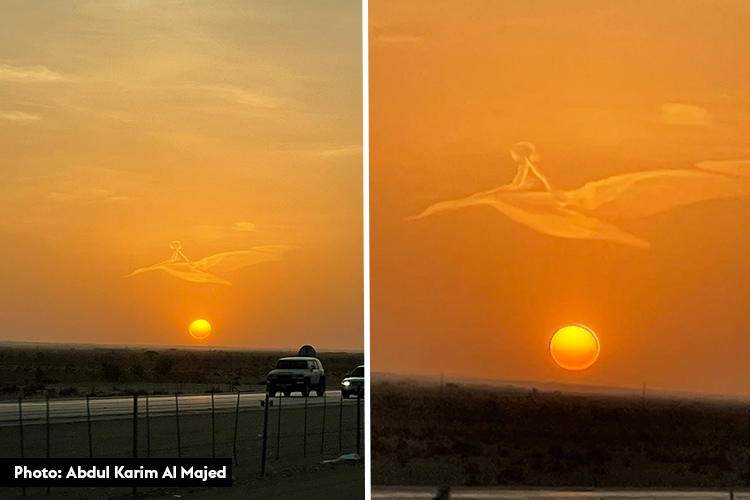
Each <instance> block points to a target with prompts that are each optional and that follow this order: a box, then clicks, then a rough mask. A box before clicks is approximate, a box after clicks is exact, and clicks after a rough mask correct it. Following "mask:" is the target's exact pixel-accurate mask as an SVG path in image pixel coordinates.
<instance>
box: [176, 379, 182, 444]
mask: <svg viewBox="0 0 750 500" xmlns="http://www.w3.org/2000/svg"><path fill="white" fill-rule="evenodd" d="M174 415H175V419H176V421H177V458H182V443H181V442H180V401H179V399H178V397H177V393H175V394H174Z"/></svg>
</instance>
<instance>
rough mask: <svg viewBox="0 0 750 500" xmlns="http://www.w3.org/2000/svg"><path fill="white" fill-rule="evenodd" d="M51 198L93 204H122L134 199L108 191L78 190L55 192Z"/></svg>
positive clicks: (63, 201)
mask: <svg viewBox="0 0 750 500" xmlns="http://www.w3.org/2000/svg"><path fill="white" fill-rule="evenodd" d="M49 198H50V199H51V200H53V201H58V202H61V203H92V202H105V203H112V202H122V201H131V200H133V199H134V198H132V197H130V196H124V195H121V194H117V193H115V192H113V191H108V190H106V189H78V190H73V191H64V192H63V191H55V192H51V193H49Z"/></svg>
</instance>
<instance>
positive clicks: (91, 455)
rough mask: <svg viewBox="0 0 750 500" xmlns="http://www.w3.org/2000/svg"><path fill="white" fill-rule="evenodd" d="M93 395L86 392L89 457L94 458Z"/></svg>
mask: <svg viewBox="0 0 750 500" xmlns="http://www.w3.org/2000/svg"><path fill="white" fill-rule="evenodd" d="M90 399H91V396H90V395H89V394H86V427H87V428H88V433H89V458H94V443H93V439H92V437H91V401H90Z"/></svg>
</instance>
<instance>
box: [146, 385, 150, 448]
mask: <svg viewBox="0 0 750 500" xmlns="http://www.w3.org/2000/svg"><path fill="white" fill-rule="evenodd" d="M146 457H147V458H151V416H150V415H149V409H148V393H146Z"/></svg>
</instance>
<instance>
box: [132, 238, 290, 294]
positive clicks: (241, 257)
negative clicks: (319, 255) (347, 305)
mask: <svg viewBox="0 0 750 500" xmlns="http://www.w3.org/2000/svg"><path fill="white" fill-rule="evenodd" d="M169 246H170V248H171V249H172V257H171V258H170V259H169V260H165V261H164V262H160V263H158V264H154V265H152V266H147V267H141V268H139V269H136V270H135V271H133V272H132V273H130V274H128V275H127V276H125V277H126V278H130V277H131V276H135V275H136V274H142V273H146V272H149V271H164V272H166V273H168V274H170V275H172V276H174V277H176V278H180V279H181V280H185V281H189V282H191V283H214V284H217V285H231V284H232V283H231V282H230V281H228V280H226V279H224V278H222V277H220V276H217V275H215V274H212V273H210V272H208V270H209V269H211V270H214V271H216V272H219V273H229V272H232V271H236V270H238V269H241V268H243V267H247V266H251V265H253V264H260V263H261V262H273V261H277V260H281V257H282V255H284V254H285V253H287V252H289V251H291V250H294V249H296V248H299V247H296V246H293V245H264V246H257V247H253V248H252V249H250V250H234V251H231V252H222V253H217V254H214V255H209V256H208V257H203V258H202V259H200V260H195V261H191V260H190V259H188V258H187V257H186V256H185V254H184V253H183V252H182V244H181V243H180V242H179V241H173V242H172V243H170V245H169Z"/></svg>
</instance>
